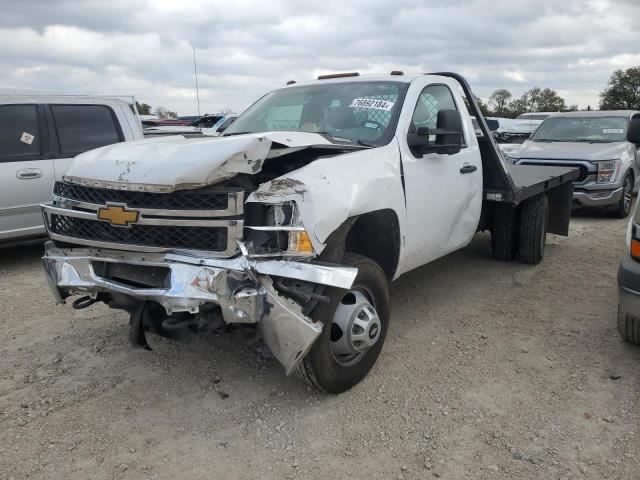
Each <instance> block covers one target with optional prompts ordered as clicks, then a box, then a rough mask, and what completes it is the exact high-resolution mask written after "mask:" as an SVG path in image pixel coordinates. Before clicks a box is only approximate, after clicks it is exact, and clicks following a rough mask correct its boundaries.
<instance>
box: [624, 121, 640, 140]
mask: <svg viewBox="0 0 640 480" xmlns="http://www.w3.org/2000/svg"><path fill="white" fill-rule="evenodd" d="M627 140H628V141H629V142H631V143H635V144H636V145H640V117H636V118H632V119H631V122H629V130H628V131H627Z"/></svg>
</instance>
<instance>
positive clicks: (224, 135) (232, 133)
mask: <svg viewBox="0 0 640 480" xmlns="http://www.w3.org/2000/svg"><path fill="white" fill-rule="evenodd" d="M247 133H256V132H231V133H224V134H222V136H223V137H231V136H233V135H246V134H247Z"/></svg>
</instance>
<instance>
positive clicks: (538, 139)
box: [531, 138, 560, 142]
mask: <svg viewBox="0 0 640 480" xmlns="http://www.w3.org/2000/svg"><path fill="white" fill-rule="evenodd" d="M531 140H533V141H534V142H559V141H560V140H553V139H552V138H532V139H531Z"/></svg>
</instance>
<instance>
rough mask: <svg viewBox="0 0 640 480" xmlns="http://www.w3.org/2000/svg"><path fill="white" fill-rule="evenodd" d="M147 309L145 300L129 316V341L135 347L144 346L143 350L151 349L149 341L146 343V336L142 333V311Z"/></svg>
mask: <svg viewBox="0 0 640 480" xmlns="http://www.w3.org/2000/svg"><path fill="white" fill-rule="evenodd" d="M146 309H147V302H142V303H141V304H140V306H139V307H138V310H136V311H135V312H134V313H132V314H131V317H130V318H129V341H130V342H131V345H133V346H134V347H136V348H144V349H145V350H153V349H152V348H151V347H150V346H149V343H147V337H146V335H145V334H144V324H143V319H144V312H145V310H146Z"/></svg>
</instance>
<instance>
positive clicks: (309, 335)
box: [42, 72, 577, 393]
mask: <svg viewBox="0 0 640 480" xmlns="http://www.w3.org/2000/svg"><path fill="white" fill-rule="evenodd" d="M472 115H474V116H475V117H476V119H477V121H478V126H479V129H480V132H479V133H478V134H476V132H475V131H474V127H473V124H472V119H471V116H472ZM576 175H577V172H576V171H575V170H572V169H569V168H562V167H548V166H517V165H513V166H507V163H506V162H505V159H504V158H503V155H502V153H501V152H500V150H499V149H498V147H497V145H496V144H495V142H494V140H493V136H492V135H491V133H490V132H489V129H488V128H487V124H486V122H485V120H484V118H483V117H482V115H481V113H480V111H479V109H478V106H477V104H476V101H475V97H474V95H473V93H472V92H471V90H470V87H469V85H468V84H467V82H466V81H465V80H464V78H462V77H461V76H459V75H457V74H454V73H446V72H445V73H435V74H419V75H405V74H403V73H402V72H392V73H391V74H389V75H375V76H359V75H358V74H355V73H353V74H338V75H327V76H323V77H319V79H318V80H316V81H312V82H306V83H295V82H289V84H288V85H287V86H286V87H284V88H281V89H278V90H275V91H273V92H271V93H268V94H267V95H265V96H264V97H262V98H261V99H259V100H258V101H257V102H256V103H254V104H253V105H252V106H251V107H250V108H249V109H247V111H245V112H244V113H243V114H242V115H240V117H239V118H238V119H237V120H236V121H235V122H234V123H233V124H232V125H231V126H230V127H229V128H228V129H227V130H226V131H225V133H224V135H223V136H221V137H217V138H206V137H205V138H202V137H200V138H186V137H183V136H173V137H164V138H155V139H146V140H139V141H133V142H126V143H123V144H117V145H112V146H106V147H102V148H99V149H96V150H93V151H90V152H87V153H84V154H82V155H80V156H78V157H77V158H76V159H75V160H74V161H73V164H72V165H71V166H70V168H69V169H68V171H67V172H66V175H65V176H64V177H63V179H62V180H61V181H59V182H57V183H56V185H55V187H54V192H53V194H54V196H53V204H52V205H43V207H42V208H43V214H44V218H45V223H46V226H47V229H48V232H49V234H50V236H51V240H50V241H49V242H48V243H47V245H46V252H45V256H44V257H43V264H44V269H45V271H46V274H47V279H48V282H49V284H50V286H51V289H52V291H53V293H54V295H55V297H56V299H57V301H58V302H64V301H66V299H68V298H69V297H70V296H72V295H79V296H80V297H78V298H76V299H75V301H74V302H73V306H74V308H86V307H88V306H90V305H91V304H93V303H95V302H104V303H106V304H107V305H109V306H110V307H112V308H116V309H122V310H125V311H127V312H128V313H129V323H130V327H129V328H130V339H131V341H132V343H133V344H134V345H137V346H141V347H144V348H150V347H149V344H148V343H147V339H146V334H147V333H150V332H151V333H155V334H159V335H163V336H166V337H170V338H174V339H182V338H185V336H187V335H189V334H191V333H193V332H197V331H202V330H206V329H214V328H220V327H221V326H224V325H225V324H244V325H246V326H248V328H254V327H255V329H256V334H257V335H260V337H261V338H262V340H263V341H264V343H265V344H266V346H267V347H268V349H269V350H270V351H271V353H272V354H273V355H274V356H275V358H276V359H277V360H278V361H279V362H280V363H281V364H282V365H283V366H284V369H285V372H286V374H290V373H295V374H296V375H298V376H299V377H301V378H302V379H303V380H305V381H306V382H308V383H309V384H311V385H312V386H315V387H317V388H319V389H321V390H324V391H327V392H335V393H337V392H342V391H344V390H346V389H348V388H350V387H352V386H353V385H355V384H356V383H358V382H359V381H360V380H361V379H362V378H363V377H364V376H365V375H366V374H367V373H368V372H369V370H370V369H371V368H372V366H373V364H374V363H375V361H376V359H377V357H378V355H379V353H380V351H381V349H382V345H383V343H384V340H385V335H386V333H387V328H388V325H389V319H390V293H389V283H390V282H391V281H392V280H394V279H396V278H398V277H399V276H400V275H402V274H403V273H405V272H407V271H409V270H412V269H414V268H416V267H419V266H421V265H425V264H427V263H429V262H431V261H433V260H435V259H437V258H440V257H442V256H444V255H447V254H448V253H450V252H453V251H455V250H458V249H460V248H462V247H464V246H465V245H467V244H468V243H469V242H470V241H471V239H472V238H473V236H474V234H475V233H476V232H478V231H486V230H488V231H490V232H491V245H492V251H493V255H494V257H496V258H497V259H499V260H512V259H514V258H519V259H520V260H521V261H522V262H525V263H530V264H536V263H538V262H539V261H540V260H541V259H542V256H543V253H544V245H545V239H546V235H547V233H553V234H559V235H565V236H566V235H567V234H568V228H569V220H570V212H571V199H572V192H573V187H572V180H573V179H574V178H575V177H576Z"/></svg>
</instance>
